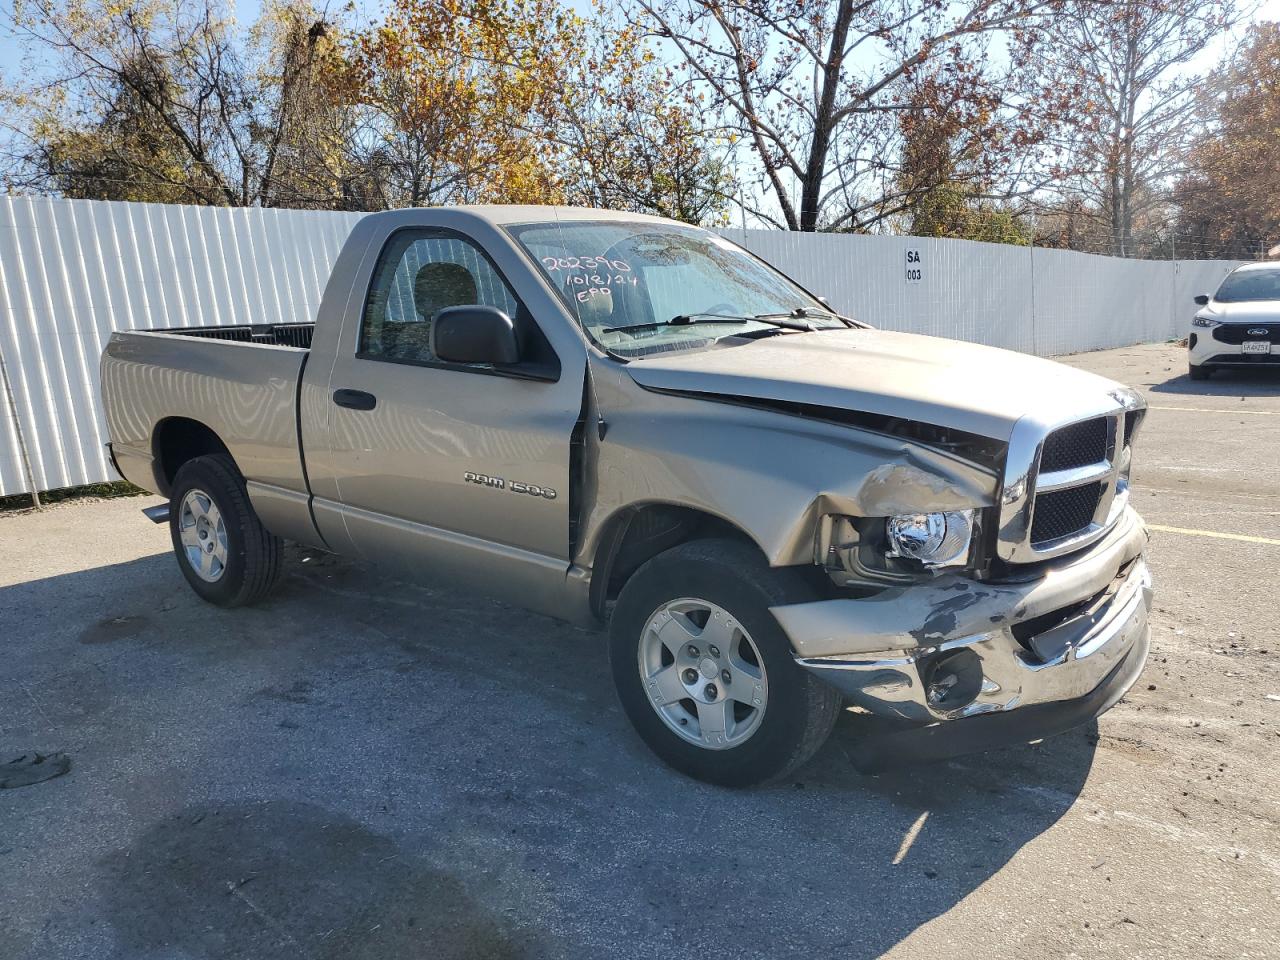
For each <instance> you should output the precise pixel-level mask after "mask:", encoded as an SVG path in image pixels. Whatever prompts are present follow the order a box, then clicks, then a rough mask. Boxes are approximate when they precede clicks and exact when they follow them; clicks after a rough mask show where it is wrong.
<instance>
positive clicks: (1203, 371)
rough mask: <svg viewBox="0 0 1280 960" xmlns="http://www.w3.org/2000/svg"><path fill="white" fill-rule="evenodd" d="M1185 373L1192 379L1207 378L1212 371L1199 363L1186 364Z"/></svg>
mask: <svg viewBox="0 0 1280 960" xmlns="http://www.w3.org/2000/svg"><path fill="white" fill-rule="evenodd" d="M1187 373H1188V374H1189V375H1190V377H1191V379H1192V380H1208V379H1209V377H1210V376H1211V375H1212V374H1213V371H1212V370H1210V369H1209V368H1208V367H1206V366H1205V365H1204V364H1201V363H1189V364H1187Z"/></svg>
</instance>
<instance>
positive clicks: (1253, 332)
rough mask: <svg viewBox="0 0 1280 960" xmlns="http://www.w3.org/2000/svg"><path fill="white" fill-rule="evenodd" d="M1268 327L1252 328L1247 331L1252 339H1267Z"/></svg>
mask: <svg viewBox="0 0 1280 960" xmlns="http://www.w3.org/2000/svg"><path fill="white" fill-rule="evenodd" d="M1267 332H1268V331H1267V328H1266V327H1250V328H1249V329H1248V330H1246V331H1245V333H1247V334H1248V335H1249V336H1251V337H1265V336H1266V335H1267Z"/></svg>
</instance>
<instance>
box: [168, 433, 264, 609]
mask: <svg viewBox="0 0 1280 960" xmlns="http://www.w3.org/2000/svg"><path fill="white" fill-rule="evenodd" d="M170 494H171V499H170V501H169V533H170V536H171V537H172V539H173V552H174V553H175V554H176V555H177V557H178V567H179V569H181V570H182V575H183V576H184V577H186V578H187V583H189V584H190V585H191V589H193V590H195V592H196V593H198V594H199V595H200V596H201V597H202V598H203V599H205V600H208V601H209V602H210V603H216V604H217V605H218V606H221V607H239V606H243V605H245V604H248V603H253V602H254V601H256V600H260V599H261V598H262V597H264V596H266V595H267V593H269V592H270V591H271V589H272V588H273V587H274V586H275V585H276V583H277V582H278V581H279V580H280V574H281V570H282V564H283V558H282V555H283V546H284V545H283V543H282V541H281V540H280V538H279V537H277V536H274V535H273V534H271V533H270V532H269V531H268V530H267V529H266V528H265V527H264V526H263V525H262V523H261V521H259V520H258V515H257V514H256V513H255V512H254V510H253V505H252V504H251V503H250V502H249V494H248V491H246V489H245V485H244V479H243V478H242V477H241V476H240V472H239V471H238V470H237V469H236V466H235V464H234V463H233V462H232V461H231V459H230V458H229V457H226V456H222V455H216V456H207V457H196V458H195V459H193V460H189V461H187V462H186V463H184V464H183V465H182V466H181V467H180V468H179V469H178V475H177V476H176V477H174V479H173V488H172V490H170Z"/></svg>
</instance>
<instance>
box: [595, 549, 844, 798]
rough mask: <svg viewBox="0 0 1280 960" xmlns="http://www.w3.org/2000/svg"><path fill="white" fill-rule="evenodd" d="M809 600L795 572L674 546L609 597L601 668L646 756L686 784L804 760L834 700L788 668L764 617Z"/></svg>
mask: <svg viewBox="0 0 1280 960" xmlns="http://www.w3.org/2000/svg"><path fill="white" fill-rule="evenodd" d="M809 599H813V597H812V594H811V592H810V591H809V590H808V588H807V587H806V586H805V584H804V583H803V581H802V580H801V578H800V577H799V576H797V575H796V573H795V571H789V570H775V569H772V568H770V567H769V566H768V565H767V564H766V563H765V562H764V559H763V558H762V557H761V556H760V555H759V553H758V552H757V551H755V550H754V549H752V548H751V547H750V546H748V545H746V544H740V543H737V542H734V541H730V540H702V541H696V542H693V543H688V544H683V545H681V546H678V547H674V548H672V549H671V550H668V551H666V552H665V553H662V554H660V555H659V556H657V557H654V558H653V559H652V560H650V561H649V562H648V563H646V564H644V566H642V567H641V568H640V569H639V570H638V571H637V572H636V573H635V575H634V576H632V577H631V579H630V580H628V581H627V583H626V585H625V586H624V587H623V589H622V593H621V595H620V596H619V597H618V603H617V605H616V607H615V609H614V612H613V618H612V621H611V623H610V661H611V665H612V668H613V679H614V685H615V686H616V687H617V690H618V696H619V698H620V700H621V701H622V706H623V709H624V710H625V711H626V713H627V716H628V718H629V719H630V720H631V722H632V724H633V725H634V726H635V728H636V731H637V732H638V733H639V734H640V736H641V738H642V739H643V740H644V741H645V743H646V744H648V746H649V748H650V749H651V750H653V752H654V753H656V754H657V755H658V756H659V757H660V758H661V759H662V760H664V761H665V762H666V763H668V764H670V765H671V766H672V767H675V768H676V769H677V770H680V771H681V772H683V773H686V774H688V775H689V776H692V777H695V778H697V779H699V780H706V781H708V782H710V783H717V784H722V785H724V786H735V787H740V786H750V785H752V784H756V783H761V782H764V781H767V780H776V779H780V778H782V777H784V776H786V775H787V774H789V773H791V772H792V771H793V770H795V769H796V768H798V767H799V766H800V765H801V764H803V763H804V762H805V761H806V760H808V759H809V758H810V757H811V756H812V755H813V754H814V752H816V751H817V749H818V748H819V747H820V746H821V745H822V744H823V742H824V741H825V740H826V738H827V735H828V734H829V733H830V732H831V728H832V726H833V725H834V724H835V720H836V716H837V715H838V713H839V710H840V706H841V700H840V696H839V694H838V693H837V692H836V691H835V690H834V689H832V688H831V687H829V686H827V685H826V684H824V683H822V682H821V681H820V680H817V679H815V678H814V677H812V676H810V675H809V674H808V673H806V672H805V671H804V670H803V669H802V668H801V667H799V666H797V664H796V662H795V660H794V658H793V657H792V653H791V645H790V643H789V642H788V640H787V638H786V635H785V634H784V633H783V632H782V629H781V628H780V627H779V626H778V623H777V621H776V620H774V618H773V615H772V614H771V613H770V612H769V607H771V606H776V605H778V604H782V603H795V602H801V601H804V600H809Z"/></svg>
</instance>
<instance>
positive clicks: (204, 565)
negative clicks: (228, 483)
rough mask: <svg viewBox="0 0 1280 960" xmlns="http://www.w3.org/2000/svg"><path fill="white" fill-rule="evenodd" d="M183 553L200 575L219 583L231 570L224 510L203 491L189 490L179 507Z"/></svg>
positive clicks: (179, 529)
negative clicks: (229, 568) (225, 572)
mask: <svg viewBox="0 0 1280 960" xmlns="http://www.w3.org/2000/svg"><path fill="white" fill-rule="evenodd" d="M178 534H179V536H180V537H181V540H182V552H183V555H184V556H185V557H186V559H187V564H188V566H190V567H191V569H192V570H193V571H195V574H196V576H197V577H199V578H200V579H201V580H204V581H206V582H208V583H216V582H217V581H218V580H219V579H220V578H221V577H222V574H223V571H225V570H226V569H227V527H226V524H225V523H223V522H222V511H220V510H219V509H218V505H217V504H216V503H214V502H213V498H212V497H211V496H209V495H208V494H207V493H205V492H204V491H203V490H196V489H192V490H188V491H187V495H186V496H185V497H183V498H182V506H181V507H180V508H179V510H178Z"/></svg>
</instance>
